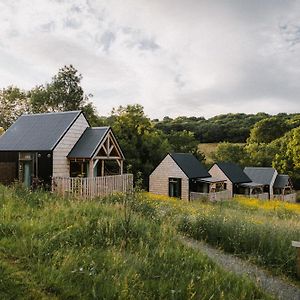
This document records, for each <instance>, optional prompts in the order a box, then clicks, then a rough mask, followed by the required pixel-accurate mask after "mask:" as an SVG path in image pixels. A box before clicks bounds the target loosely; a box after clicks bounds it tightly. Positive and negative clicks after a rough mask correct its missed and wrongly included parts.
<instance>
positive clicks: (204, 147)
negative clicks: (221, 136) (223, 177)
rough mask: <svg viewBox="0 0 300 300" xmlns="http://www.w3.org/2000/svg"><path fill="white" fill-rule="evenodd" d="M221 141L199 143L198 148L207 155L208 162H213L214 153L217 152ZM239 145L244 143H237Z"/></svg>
mask: <svg viewBox="0 0 300 300" xmlns="http://www.w3.org/2000/svg"><path fill="white" fill-rule="evenodd" d="M218 145H219V143H201V144H199V145H198V148H199V150H200V151H201V152H203V153H204V155H205V157H206V163H208V164H211V163H213V162H214V161H213V154H214V153H215V152H216V150H217V147H218ZM237 145H244V144H242V143H237Z"/></svg>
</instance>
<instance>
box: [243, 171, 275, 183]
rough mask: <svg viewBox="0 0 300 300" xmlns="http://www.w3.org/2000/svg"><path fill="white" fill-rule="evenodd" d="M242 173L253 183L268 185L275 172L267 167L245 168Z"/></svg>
mask: <svg viewBox="0 0 300 300" xmlns="http://www.w3.org/2000/svg"><path fill="white" fill-rule="evenodd" d="M244 172H245V173H246V174H247V176H248V177H249V178H250V179H251V180H252V181H253V182H257V183H261V184H264V185H270V184H271V183H272V179H273V177H274V175H275V173H276V170H275V169H274V168H268V167H246V168H245V169H244Z"/></svg>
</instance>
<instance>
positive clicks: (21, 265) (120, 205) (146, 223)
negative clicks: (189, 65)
mask: <svg viewBox="0 0 300 300" xmlns="http://www.w3.org/2000/svg"><path fill="white" fill-rule="evenodd" d="M128 197H129V198H127V200H126V201H128V202H127V203H126V205H125V203H124V197H123V196H114V197H109V198H107V199H106V200H105V201H104V202H97V201H93V202H92V201H72V199H69V200H68V199H65V200H63V199H59V198H57V197H55V196H52V195H50V194H47V193H43V192H37V193H30V192H29V191H26V190H22V189H21V188H19V187H16V188H10V189H9V188H4V187H2V186H0V224H1V225H0V272H1V273H0V274H1V278H0V299H269V298H270V297H269V296H267V295H266V294H265V293H263V292H262V291H261V290H259V289H258V288H257V287H256V286H255V285H254V284H253V283H251V282H250V281H248V279H247V278H238V277H236V276H234V275H233V274H231V273H227V272H224V271H223V270H221V269H220V268H219V267H217V266H216V265H215V264H214V263H213V262H212V261H210V260H209V259H208V258H207V257H206V256H203V255H201V254H200V253H198V252H195V251H194V250H191V249H189V248H187V247H185V246H183V245H182V244H180V243H179V241H178V240H177V235H176V230H175V229H174V228H173V226H171V225H170V224H169V223H165V222H153V219H151V216H154V214H149V215H148V216H143V215H141V214H138V213H136V212H133V211H132V210H131V207H133V203H135V205H136V207H137V202H135V201H136V200H137V199H136V198H134V196H132V195H131V196H128ZM132 197H133V198H132ZM128 204H130V206H128ZM140 208H141V210H142V207H141V206H140ZM144 208H145V209H146V207H144ZM149 210H151V209H149ZM125 211H126V216H125Z"/></svg>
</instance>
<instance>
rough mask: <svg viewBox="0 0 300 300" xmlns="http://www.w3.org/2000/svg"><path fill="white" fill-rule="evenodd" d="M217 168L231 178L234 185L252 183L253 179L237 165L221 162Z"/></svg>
mask: <svg viewBox="0 0 300 300" xmlns="http://www.w3.org/2000/svg"><path fill="white" fill-rule="evenodd" d="M217 166H218V167H219V168H220V169H221V170H222V171H223V173H224V174H225V175H226V176H227V177H228V178H229V180H230V181H231V182H232V183H244V182H251V179H250V178H249V177H248V176H247V175H246V174H245V173H244V172H243V170H242V169H241V168H240V166H238V165H237V164H235V163H230V162H220V163H217Z"/></svg>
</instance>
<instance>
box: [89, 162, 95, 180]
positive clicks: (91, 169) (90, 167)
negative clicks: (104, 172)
mask: <svg viewBox="0 0 300 300" xmlns="http://www.w3.org/2000/svg"><path fill="white" fill-rule="evenodd" d="M88 177H94V164H93V159H91V160H90V161H89V176H88Z"/></svg>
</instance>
